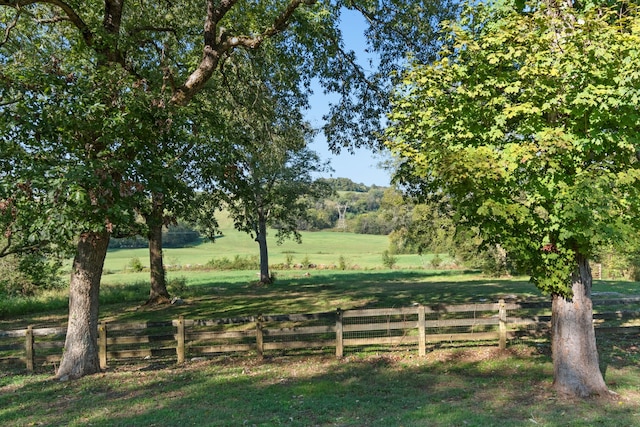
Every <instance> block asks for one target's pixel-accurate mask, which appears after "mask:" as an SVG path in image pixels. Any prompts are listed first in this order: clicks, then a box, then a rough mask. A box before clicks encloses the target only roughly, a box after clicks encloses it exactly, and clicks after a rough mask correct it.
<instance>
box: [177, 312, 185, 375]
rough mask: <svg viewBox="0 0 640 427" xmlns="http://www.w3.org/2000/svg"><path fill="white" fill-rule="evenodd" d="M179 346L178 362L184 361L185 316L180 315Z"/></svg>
mask: <svg viewBox="0 0 640 427" xmlns="http://www.w3.org/2000/svg"><path fill="white" fill-rule="evenodd" d="M177 332H178V337H177V338H178V347H176V354H177V355H178V364H180V363H184V352H185V351H184V316H180V317H178V331H177Z"/></svg>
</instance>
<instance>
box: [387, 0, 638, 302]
mask: <svg viewBox="0 0 640 427" xmlns="http://www.w3.org/2000/svg"><path fill="white" fill-rule="evenodd" d="M621 10H624V11H625V12H624V13H622V14H620V11H621ZM638 22H640V21H639V18H638V14H637V8H636V7H635V6H631V5H627V6H625V7H622V6H619V5H618V6H615V7H612V8H592V9H588V10H584V11H581V10H577V9H574V8H571V7H569V8H564V9H562V10H554V9H553V7H548V6H547V5H546V4H545V3H541V4H532V5H530V7H529V9H528V12H526V13H521V12H520V11H519V10H518V8H516V7H509V6H505V7H504V8H495V6H488V5H477V6H476V7H475V8H474V9H467V12H466V13H465V15H464V17H463V18H462V19H461V20H460V22H450V23H449V24H448V25H447V26H446V29H447V36H446V39H445V40H446V45H445V48H444V49H443V51H442V52H441V58H440V59H439V60H438V61H436V62H435V63H433V64H428V65H426V64H419V63H415V64H414V66H413V68H412V70H411V71H410V72H409V73H407V74H406V76H405V80H404V84H403V85H402V86H401V87H400V88H399V89H398V91H397V92H396V98H395V100H394V113H393V114H392V115H391V120H392V121H393V126H392V127H391V129H390V133H389V135H390V139H389V146H390V147H391V148H392V150H394V152H395V153H396V154H398V155H399V156H400V157H401V158H403V159H404V161H403V163H402V165H401V166H400V168H399V172H398V175H397V179H398V180H399V181H400V182H402V183H405V184H407V185H408V186H409V187H411V188H413V189H415V190H418V191H419V192H421V193H422V194H423V195H426V196H429V197H441V196H444V195H446V196H447V197H448V198H449V200H450V201H451V203H453V204H455V210H456V212H457V214H456V215H457V217H456V219H457V221H458V222H459V223H467V224H479V225H481V229H482V231H483V237H484V239H485V240H486V241H487V242H489V243H500V244H502V245H503V246H504V247H505V248H506V249H507V250H508V251H509V253H510V255H511V256H513V257H520V258H524V259H526V260H527V262H528V265H529V267H530V269H531V270H530V271H531V273H532V275H533V278H534V281H535V282H536V284H538V286H539V287H540V288H541V289H542V290H543V291H545V292H547V293H558V294H563V295H570V293H571V290H570V287H569V284H568V283H569V282H568V280H567V279H568V277H569V275H570V274H571V271H572V269H573V265H574V264H573V263H574V258H575V254H576V253H577V252H579V253H581V254H583V255H585V256H592V255H593V252H594V249H596V248H598V247H599V245H600V244H602V243H603V242H614V243H622V244H624V243H623V242H624V241H625V239H626V237H627V236H629V234H630V232H631V229H632V227H637V225H638V223H637V218H638V215H637V213H638V208H639V206H640V199H639V198H638V196H639V195H638V179H639V178H640V162H638V154H637V147H638V143H639V142H640V141H639V137H640V134H639V133H638V130H640V114H639V113H638V108H637V106H638V102H639V100H640V72H639V71H638V70H640V56H639V52H638V49H637V46H638V41H639V40H640V38H639V37H640V33H639V29H640V28H639V27H638Z"/></svg>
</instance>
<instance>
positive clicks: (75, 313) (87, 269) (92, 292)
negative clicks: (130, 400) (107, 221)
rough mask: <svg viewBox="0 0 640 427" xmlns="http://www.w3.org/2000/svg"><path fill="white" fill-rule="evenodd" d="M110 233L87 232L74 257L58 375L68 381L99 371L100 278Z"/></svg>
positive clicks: (81, 238)
mask: <svg viewBox="0 0 640 427" xmlns="http://www.w3.org/2000/svg"><path fill="white" fill-rule="evenodd" d="M108 246H109V233H107V232H102V233H84V234H83V235H82V236H81V237H80V240H79V242H78V246H77V251H76V256H75V258H74V260H73V269H72V272H71V283H70V287H69V321H68V325H67V337H66V340H65V343H64V352H63V355H62V362H61V363H60V368H59V369H58V372H57V373H56V378H57V379H60V380H69V379H76V378H80V377H82V376H85V375H90V374H94V373H96V372H99V371H100V361H99V358H98V313H99V301H98V297H99V293H100V278H101V276H102V268H103V266H104V258H105V256H106V255H107V248H108Z"/></svg>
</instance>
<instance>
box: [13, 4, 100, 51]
mask: <svg viewBox="0 0 640 427" xmlns="http://www.w3.org/2000/svg"><path fill="white" fill-rule="evenodd" d="M32 4H48V5H52V6H56V7H58V8H60V9H62V11H63V12H64V13H65V14H66V15H67V17H68V18H69V21H70V22H71V23H72V24H73V25H74V26H75V27H76V28H77V29H78V30H80V33H81V34H82V38H83V39H84V41H85V43H86V44H87V46H93V33H92V32H91V29H90V28H89V27H88V26H87V24H86V23H85V22H84V21H83V20H82V18H81V17H80V15H78V14H77V13H76V11H75V10H74V9H73V8H72V7H71V6H69V5H68V4H67V3H65V2H64V1H62V0H0V6H9V7H13V8H14V9H16V10H18V11H19V10H20V9H21V8H22V7H24V6H29V5H32Z"/></svg>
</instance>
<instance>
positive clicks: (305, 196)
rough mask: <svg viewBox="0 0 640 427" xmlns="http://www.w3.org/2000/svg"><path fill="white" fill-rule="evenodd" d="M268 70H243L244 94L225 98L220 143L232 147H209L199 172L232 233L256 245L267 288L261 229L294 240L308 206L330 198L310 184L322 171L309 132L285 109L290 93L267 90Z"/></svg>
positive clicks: (269, 83)
mask: <svg viewBox="0 0 640 427" xmlns="http://www.w3.org/2000/svg"><path fill="white" fill-rule="evenodd" d="M265 56H266V55H265ZM272 70H273V68H272V67H271V66H268V67H266V68H263V67H257V66H256V67H252V66H250V65H247V66H245V67H243V70H242V72H243V73H249V74H251V75H252V76H251V77H250V78H249V79H248V80H249V81H252V82H253V84H252V85H245V86H242V85H236V87H243V89H244V91H243V92H236V93H234V94H233V96H232V97H231V99H230V103H231V104H233V108H231V109H230V111H233V117H229V118H228V119H227V124H228V126H227V128H226V131H227V134H226V139H228V140H230V141H233V145H232V146H231V149H230V152H229V153H223V152H221V151H222V150H219V149H218V148H217V144H214V147H216V148H215V149H214V150H213V151H212V152H211V154H210V156H211V157H209V158H207V159H206V160H205V162H206V163H207V166H205V167H204V168H203V171H204V174H205V176H204V181H205V182H207V181H208V188H210V189H211V190H212V191H213V192H214V193H215V194H217V196H218V198H219V199H220V200H222V201H223V202H224V204H225V206H226V207H227V209H228V210H229V214H230V216H231V218H232V219H233V221H234V225H235V227H236V229H238V230H240V231H244V232H246V233H249V234H250V235H251V236H252V237H253V238H254V239H255V240H256V242H258V245H259V249H260V282H261V283H264V284H268V283H271V276H270V274H269V254H268V247H267V228H268V227H269V226H271V227H274V228H276V230H277V231H276V236H277V239H278V242H281V241H282V240H283V239H285V238H288V237H293V238H294V239H296V240H297V241H300V233H298V231H297V227H298V224H299V222H300V221H301V220H306V219H308V213H307V212H308V208H309V201H312V200H314V199H320V198H323V197H325V196H327V195H329V194H330V193H331V188H330V186H328V185H327V184H325V183H323V182H315V181H314V174H315V173H319V172H324V171H325V170H326V169H327V167H328V166H327V165H325V164H324V163H323V162H321V161H320V158H319V156H318V155H317V154H316V153H315V152H313V151H311V150H309V149H308V148H307V143H308V141H309V140H310V138H311V137H312V135H313V132H312V130H311V129H310V128H309V127H308V125H307V124H306V123H304V122H303V120H302V113H301V111H299V110H298V111H296V110H295V109H292V108H291V107H292V105H295V98H296V96H295V94H294V95H293V98H294V100H293V102H292V97H291V96H287V94H283V93H282V92H281V91H276V92H275V93H272V92H271V91H270V89H269V88H270V87H273V83H274V82H273V81H272V78H273V75H272ZM238 73H240V71H238ZM236 76H237V75H236ZM213 157H216V158H218V159H219V160H218V161H213ZM212 165H213V167H211V166H212Z"/></svg>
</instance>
